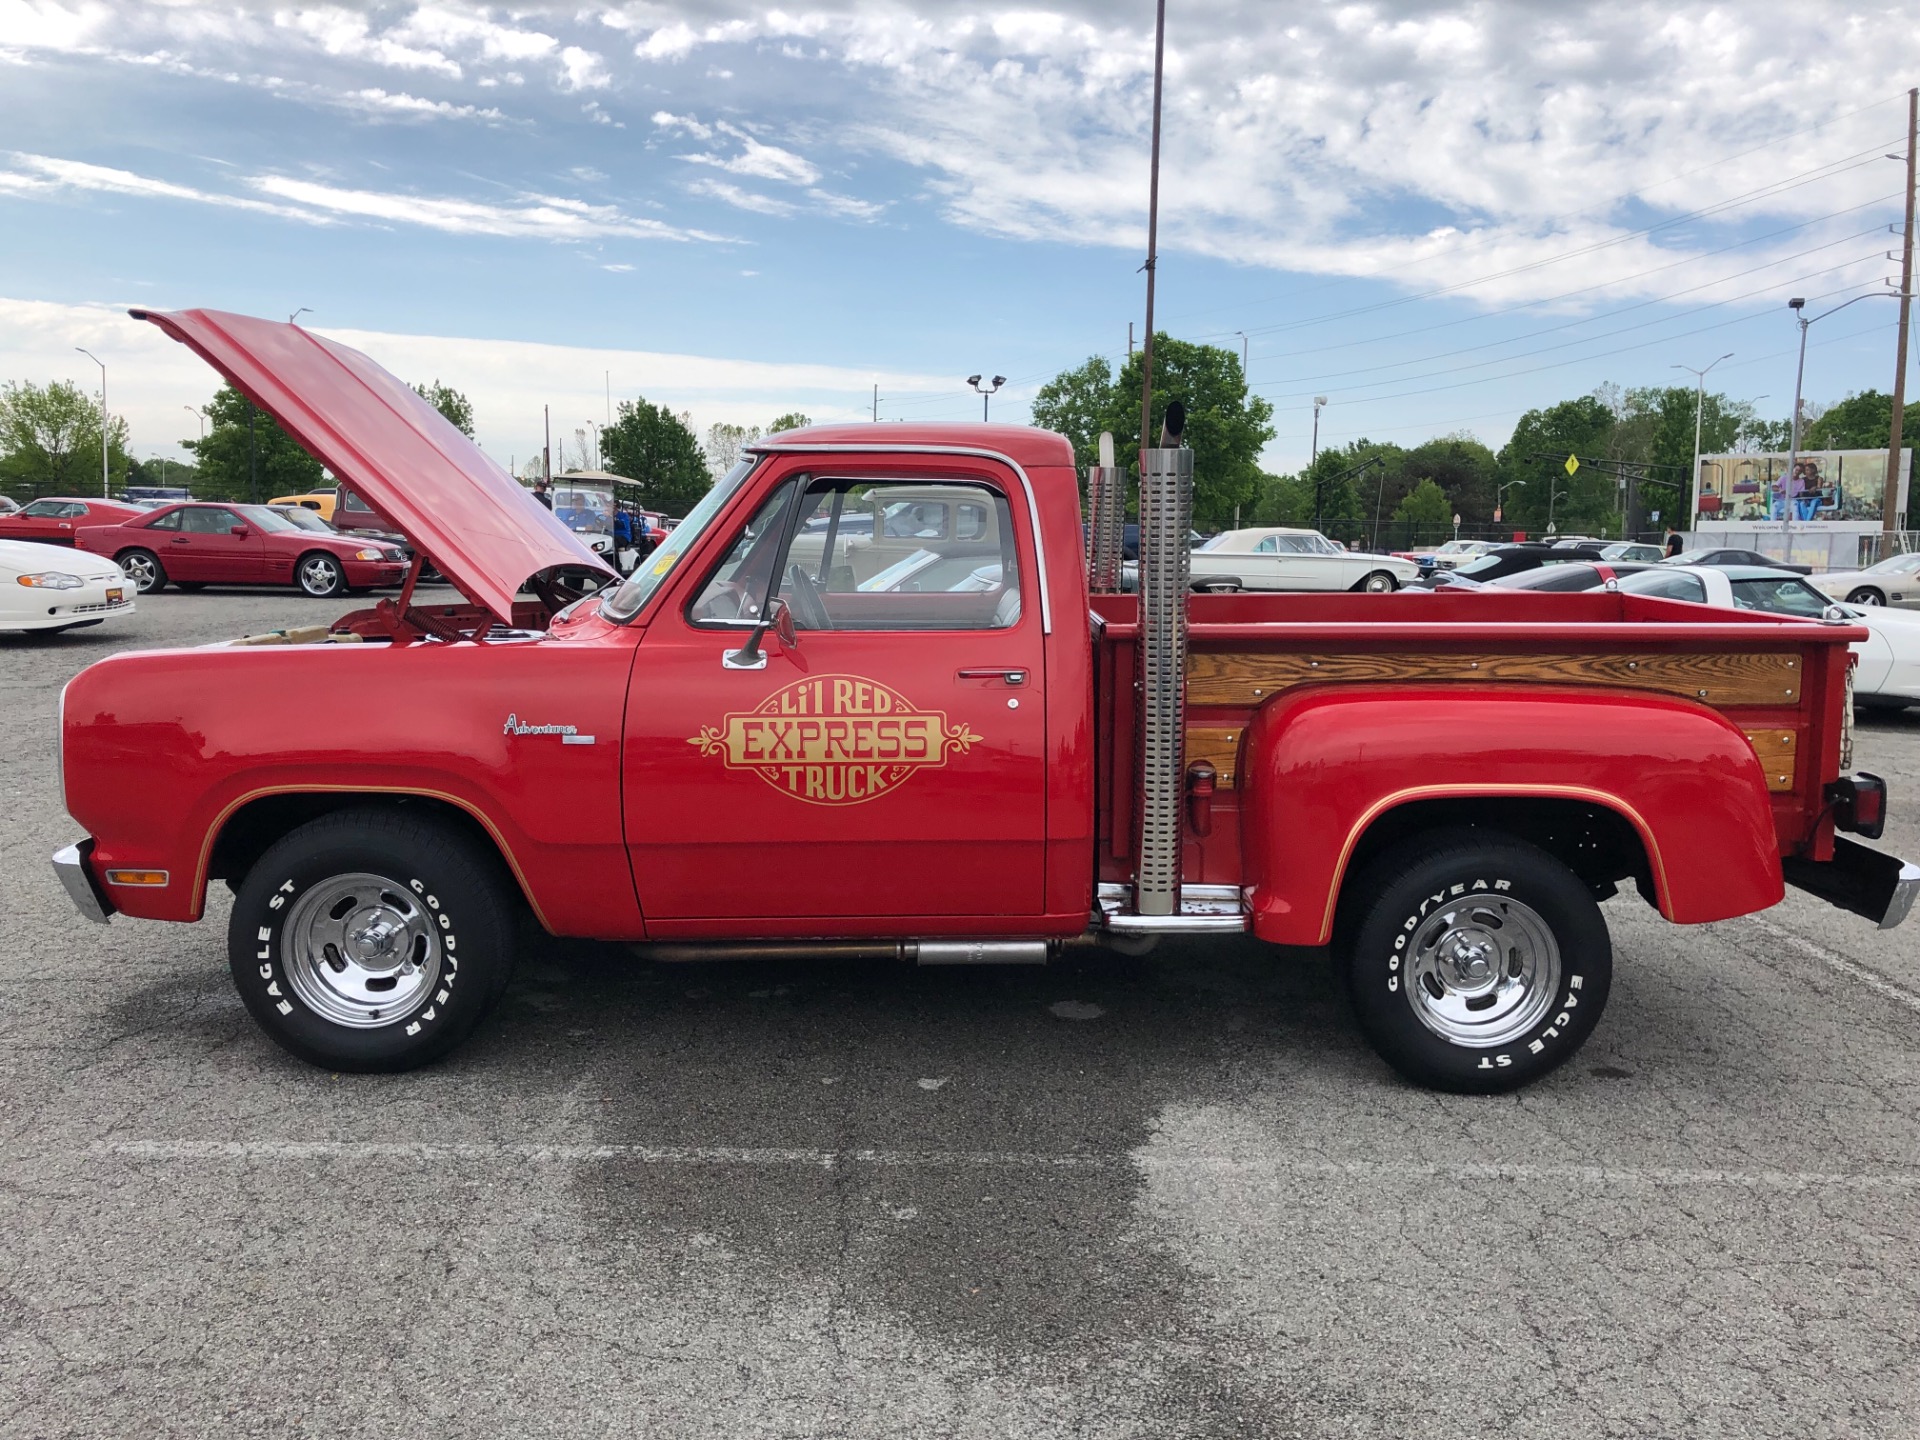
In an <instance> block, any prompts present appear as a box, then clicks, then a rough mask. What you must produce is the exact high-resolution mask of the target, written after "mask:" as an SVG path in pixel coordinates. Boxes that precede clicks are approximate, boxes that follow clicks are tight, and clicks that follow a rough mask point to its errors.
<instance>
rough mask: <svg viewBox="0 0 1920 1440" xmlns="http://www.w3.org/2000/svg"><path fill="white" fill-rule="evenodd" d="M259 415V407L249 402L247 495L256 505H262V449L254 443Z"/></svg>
mask: <svg viewBox="0 0 1920 1440" xmlns="http://www.w3.org/2000/svg"><path fill="white" fill-rule="evenodd" d="M259 413H260V411H259V407H258V406H256V405H255V404H254V403H253V402H252V401H251V400H249V401H248V402H247V495H248V497H249V498H250V499H251V500H252V501H253V503H254V504H256V505H258V504H259V503H260V449H259V446H257V445H256V444H255V443H254V438H253V417H254V416H256V415H258V414H259Z"/></svg>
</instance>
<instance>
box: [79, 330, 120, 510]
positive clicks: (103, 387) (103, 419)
mask: <svg viewBox="0 0 1920 1440" xmlns="http://www.w3.org/2000/svg"><path fill="white" fill-rule="evenodd" d="M73 348H74V349H76V350H78V351H79V352H80V353H81V354H82V355H84V356H86V357H87V358H88V359H89V360H91V361H93V363H94V364H96V365H98V366H99V367H100V498H101V499H102V500H104V499H106V498H107V495H108V493H109V491H110V490H111V488H112V482H111V481H109V480H108V478H107V362H106V361H104V360H102V359H101V358H100V357H99V356H98V355H96V354H94V353H93V352H92V351H91V350H89V349H87V348H86V346H84V345H76V346H74V347H73Z"/></svg>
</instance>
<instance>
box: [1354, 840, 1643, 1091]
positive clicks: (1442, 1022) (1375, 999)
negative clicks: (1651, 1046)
mask: <svg viewBox="0 0 1920 1440" xmlns="http://www.w3.org/2000/svg"><path fill="white" fill-rule="evenodd" d="M1347 899H1348V903H1347V905H1346V906H1344V907H1343V908H1345V909H1346V910H1347V912H1348V915H1349V916H1350V917H1351V918H1350V921H1349V924H1348V925H1347V926H1346V927H1344V928H1345V934H1346V935H1347V936H1349V937H1350V944H1349V948H1348V951H1347V955H1346V975H1347V989H1348V993H1349V994H1350V995H1351V996H1352V998H1353V1004H1354V1009H1355V1011H1356V1012H1357V1013H1358V1016H1359V1019H1360V1027H1361V1029H1362V1030H1363V1031H1364V1032H1365V1033H1366V1036H1367V1039H1368V1040H1369V1041H1371V1042H1372V1044H1373V1047H1374V1049H1375V1050H1376V1051H1377V1052H1378V1053H1379V1055H1380V1058H1381V1059H1383V1060H1385V1061H1386V1062H1387V1063H1388V1064H1389V1065H1391V1066H1393V1068H1394V1069H1395V1070H1398V1071H1399V1072H1400V1073H1401V1074H1402V1075H1404V1076H1405V1077H1406V1078H1407V1079H1409V1080H1412V1081H1414V1082H1415V1083H1416V1084H1420V1085H1427V1086H1431V1087H1433V1088H1435V1089H1438V1090H1452V1091H1458V1092H1462V1093H1466V1094H1493V1093H1495V1092H1498V1091H1503V1090H1514V1089H1518V1088H1519V1087H1520V1086H1522V1085H1525V1084H1528V1083H1529V1082H1531V1081H1534V1080H1537V1079H1539V1078H1540V1077H1541V1076H1542V1075H1545V1074H1546V1073H1547V1072H1548V1071H1550V1070H1552V1069H1553V1068H1554V1067H1555V1066H1557V1065H1560V1064H1562V1063H1563V1062H1565V1061H1566V1060H1567V1059H1568V1058H1569V1057H1570V1056H1572V1055H1573V1054H1574V1052H1575V1051H1577V1050H1578V1049H1579V1048H1580V1047H1581V1045H1582V1044H1584V1043H1585V1042H1586V1039H1587V1037H1588V1036H1589V1035H1591V1034H1592V1033H1593V1028H1594V1026H1595V1025H1597V1024H1598V1023H1599V1021H1600V1015H1601V1012H1602V1011H1603V1010H1605V1008H1606V1004H1607V993H1608V991H1609V990H1610V989H1611V987H1612V982H1613V946H1612V942H1611V941H1610V940H1609V939H1608V937H1607V926H1606V921H1605V920H1604V919H1603V918H1602V917H1601V914H1600V907H1599V906H1598V905H1596V904H1595V903H1594V900H1593V895H1592V893H1591V891H1590V890H1589V889H1588V888H1587V886H1586V885H1584V884H1582V883H1581V881H1580V878H1579V877H1578V876H1576V875H1575V874H1574V873H1573V872H1572V871H1571V870H1569V869H1568V868H1567V867H1566V866H1565V865H1562V864H1561V863H1560V862H1559V861H1558V860H1556V859H1554V858H1553V857H1552V856H1551V855H1548V854H1547V853H1546V852H1545V851H1543V850H1540V849H1537V848H1536V847H1534V846H1532V845H1528V844H1526V843H1524V842H1522V841H1520V840H1517V839H1514V838H1512V837H1509V836H1506V835H1501V834H1499V833H1497V832H1481V831H1477V830H1476V831H1450V832H1446V833H1442V834H1435V835H1431V836H1427V837H1421V838H1417V839H1415V840H1412V841H1409V842H1407V843H1405V844H1403V845H1400V846H1398V847H1396V848H1395V849H1393V850H1391V851H1389V852H1388V853H1387V854H1386V855H1384V856H1382V857H1381V859H1380V860H1379V861H1377V862H1376V863H1375V864H1373V865H1372V866H1370V867H1369V868H1368V870H1367V872H1366V873H1365V874H1364V875H1362V876H1359V877H1357V878H1356V879H1355V881H1354V882H1353V885H1352V886H1351V888H1350V889H1349V891H1348V896H1347Z"/></svg>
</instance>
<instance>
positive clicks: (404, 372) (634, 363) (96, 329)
mask: <svg viewBox="0 0 1920 1440" xmlns="http://www.w3.org/2000/svg"><path fill="white" fill-rule="evenodd" d="M184 303H191V302H190V301H187V302H184ZM312 328H313V329H315V330H317V331H319V332H321V333H323V334H326V335H328V336H329V337H331V338H333V339H336V340H340V341H342V342H343V343H345V344H348V345H352V346H354V347H355V348H356V349H360V350H364V351H366V352H367V353H368V354H369V355H371V356H372V357H373V358H374V359H375V360H377V361H378V362H379V363H380V364H382V365H384V366H385V367H386V368H387V369H389V370H391V371H392V372H393V373H394V374H396V375H399V376H401V377H403V378H408V379H417V378H420V377H424V376H429V375H433V376H438V377H439V378H440V379H441V380H443V381H444V382H445V383H447V384H449V385H452V386H453V387H454V388H456V389H458V390H461V391H464V392H465V393H466V395H467V397H468V398H469V399H470V400H472V401H473V405H474V415H475V419H476V422H477V430H478V434H479V439H480V443H481V444H482V445H483V446H485V447H486V449H487V451H488V452H489V453H490V454H492V455H493V456H494V457H495V458H496V459H498V460H500V461H501V462H502V463H503V464H504V463H505V462H506V460H507V458H508V457H509V456H510V455H516V454H517V455H519V456H521V457H522V458H524V457H525V456H527V455H529V454H532V453H533V452H534V449H535V447H536V446H537V445H538V444H539V438H540V407H541V406H542V404H546V403H551V404H552V406H553V421H554V428H555V430H556V431H559V432H561V433H565V432H566V431H568V430H571V429H572V427H573V426H574V425H575V424H578V423H581V422H583V421H585V420H587V419H595V420H597V419H599V418H600V416H601V415H602V414H603V413H604V411H605V405H606V401H605V398H604V394H605V392H604V391H603V389H602V384H603V381H602V379H601V377H602V374H603V373H604V372H611V374H612V376H613V393H614V398H615V399H616V400H619V399H622V398H631V397H632V396H634V395H636V394H639V395H644V396H646V398H647V399H649V400H652V401H655V402H657V403H664V404H666V405H667V406H668V407H669V408H671V409H673V410H676V411H677V410H682V409H685V410H691V411H692V412H693V416H694V422H695V427H696V429H705V428H706V426H707V425H709V424H711V423H713V422H714V421H717V420H727V421H738V422H741V423H746V424H765V423H766V422H767V421H768V420H771V419H772V418H773V417H774V416H776V415H778V414H780V413H781V412H783V411H786V410H791V409H794V408H795V407H796V406H797V407H799V408H801V409H804V410H805V411H806V412H807V413H808V414H810V415H812V416H814V417H815V418H816V419H821V420H856V419H859V418H861V417H863V416H864V415H865V414H866V413H867V412H866V408H865V407H866V404H867V396H868V395H869V394H870V393H871V391H870V387H871V386H872V385H873V383H874V381H875V380H876V379H877V380H878V381H879V383H880V386H881V389H882V393H883V394H885V395H888V396H893V397H901V398H904V397H907V396H912V395H919V394H940V393H943V392H945V391H948V390H951V389H952V386H953V382H952V380H951V379H950V378H949V377H946V376H936V375H921V374H915V373H911V372H897V373H891V374H889V373H882V374H880V375H878V376H876V375H874V374H873V373H872V372H871V371H870V370H866V369H860V370H853V369H849V368H845V367H840V366H831V365H815V364H806V363H791V364H789V363H784V362H779V361H764V360H739V359H732V358H729V357H726V356H714V355H680V354H673V353H669V352H663V351H648V350H620V349H592V348H586V347H574V346H566V345H549V344H540V343H534V342H530V341H520V340H512V339H493V338H488V339H469V338H466V337H461V336H451V337H450V336H433V335H405V334H393V333H389V332H385V331H370V330H354V329H335V328H333V327H331V326H326V325H315V326H313V327H312ZM75 345H85V346H86V347H87V348H88V349H90V350H92V351H93V352H94V353H95V354H96V355H98V356H100V358H101V359H103V360H105V361H106V362H107V363H108V364H109V365H110V366H111V367H112V373H113V385H112V394H113V397H114V407H113V408H114V411H115V413H116V414H119V415H124V416H125V417H126V418H127V420H128V422H129V424H130V425H131V426H132V430H133V449H134V453H135V454H137V455H141V456H145V455H148V454H150V453H152V452H153V451H154V450H155V449H161V450H165V451H168V452H169V453H177V452H175V450H174V446H175V442H177V441H178V440H180V439H181V438H183V437H185V436H188V435H191V434H193V433H194V430H193V425H194V421H193V419H192V417H191V416H188V415H186V414H185V413H184V412H183V411H182V409H181V407H182V406H183V405H200V404H204V403H205V402H206V399H207V396H208V395H210V394H211V393H212V392H213V389H214V387H215V386H216V385H217V384H218V383H219V381H218V377H217V376H216V375H215V374H214V372H213V371H212V370H210V369H209V368H208V367H207V366H206V365H205V363H203V362H202V361H201V360H199V359H198V358H197V357H196V356H195V355H194V354H193V353H192V352H191V351H189V350H188V349H187V348H186V347H185V346H184V345H176V344H174V343H173V342H172V341H170V340H168V339H167V338H166V336H165V335H163V334H162V333H161V332H160V331H159V329H158V328H157V327H155V326H153V325H149V324H144V323H142V322H139V321H136V320H132V319H130V318H129V317H128V316H127V313H126V310H125V308H124V307H123V306H118V305H107V304H93V305H59V304H51V303H47V302H44V301H36V300H13V299H6V298H0V353H5V354H6V355H8V356H9V364H10V366H11V367H12V371H13V373H14V374H16V375H19V376H21V377H23V378H37V379H41V380H47V379H71V380H73V381H75V382H76V383H80V384H82V385H85V384H88V383H92V384H97V383H98V374H99V372H98V371H96V370H95V369H94V368H93V366H92V365H91V364H89V363H88V362H87V361H86V359H85V357H83V356H79V355H76V354H75V353H74V350H73V347H74V346H75Z"/></svg>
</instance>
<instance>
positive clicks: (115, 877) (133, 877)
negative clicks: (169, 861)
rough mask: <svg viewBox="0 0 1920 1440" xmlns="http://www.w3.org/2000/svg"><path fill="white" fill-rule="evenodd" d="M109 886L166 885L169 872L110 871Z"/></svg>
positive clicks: (108, 873) (108, 872) (108, 875)
mask: <svg viewBox="0 0 1920 1440" xmlns="http://www.w3.org/2000/svg"><path fill="white" fill-rule="evenodd" d="M107 883H108V884H109V885H164V884H166V883H167V872H166V871H164V870H109V871H107Z"/></svg>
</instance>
